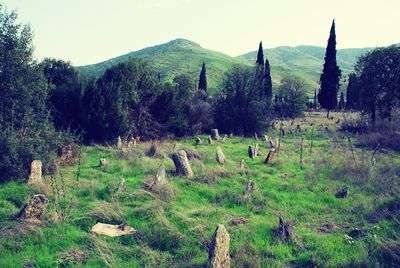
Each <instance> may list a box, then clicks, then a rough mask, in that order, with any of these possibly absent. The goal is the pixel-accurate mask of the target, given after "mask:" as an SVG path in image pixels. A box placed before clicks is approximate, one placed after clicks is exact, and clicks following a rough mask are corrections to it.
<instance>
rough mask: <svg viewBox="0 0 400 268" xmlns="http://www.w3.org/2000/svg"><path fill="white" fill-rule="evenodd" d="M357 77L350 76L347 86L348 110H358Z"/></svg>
mask: <svg viewBox="0 0 400 268" xmlns="http://www.w3.org/2000/svg"><path fill="white" fill-rule="evenodd" d="M358 96H359V94H358V88H357V76H356V75H355V74H350V75H349V84H348V85H347V94H346V109H356V108H357V103H358Z"/></svg>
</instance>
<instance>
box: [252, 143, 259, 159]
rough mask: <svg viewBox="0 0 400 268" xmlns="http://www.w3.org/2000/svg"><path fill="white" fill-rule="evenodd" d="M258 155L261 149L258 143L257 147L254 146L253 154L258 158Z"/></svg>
mask: <svg viewBox="0 0 400 268" xmlns="http://www.w3.org/2000/svg"><path fill="white" fill-rule="evenodd" d="M258 153H259V149H258V143H257V144H256V146H254V153H253V155H254V157H257V156H258Z"/></svg>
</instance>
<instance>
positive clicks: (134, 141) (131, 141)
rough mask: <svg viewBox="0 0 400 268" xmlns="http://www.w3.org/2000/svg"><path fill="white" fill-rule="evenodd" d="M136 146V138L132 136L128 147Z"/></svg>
mask: <svg viewBox="0 0 400 268" xmlns="http://www.w3.org/2000/svg"><path fill="white" fill-rule="evenodd" d="M132 147H136V139H135V138H133V137H131V138H130V140H129V141H128V148H132Z"/></svg>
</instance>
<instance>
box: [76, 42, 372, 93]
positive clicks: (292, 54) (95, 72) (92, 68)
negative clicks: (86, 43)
mask: <svg viewBox="0 0 400 268" xmlns="http://www.w3.org/2000/svg"><path fill="white" fill-rule="evenodd" d="M372 49H373V48H372V47H369V48H346V49H339V50H338V52H337V60H338V65H339V66H340V68H341V69H342V72H343V75H347V74H349V73H350V72H351V71H352V67H353V64H354V63H355V61H356V59H357V57H359V56H360V55H362V54H364V53H365V52H367V51H369V50H372ZM256 53H257V51H256V50H254V51H251V52H248V53H245V54H242V55H239V56H237V57H232V56H229V55H227V54H224V53H222V52H218V51H213V50H209V49H206V48H203V47H202V46H201V45H200V44H198V43H196V42H193V41H191V40H188V39H184V38H177V39H174V40H171V41H168V42H166V43H163V44H158V45H154V46H150V47H146V48H143V49H140V50H137V51H131V52H128V53H126V54H123V55H120V56H117V57H114V58H111V59H108V60H104V61H101V62H98V63H95V64H88V65H83V66H77V69H78V71H80V72H82V73H85V74H87V75H90V76H95V77H98V76H100V75H101V74H102V73H104V71H105V70H106V69H108V68H110V67H112V66H114V65H116V64H118V63H121V62H125V61H127V60H128V59H129V58H131V57H132V58H141V59H145V60H147V61H149V62H150V63H151V64H152V65H153V67H154V68H155V69H156V70H157V71H158V72H159V73H160V75H161V77H162V78H163V79H172V78H173V77H174V76H175V75H177V74H180V73H187V74H189V75H191V76H192V77H193V79H195V81H197V80H198V75H199V73H200V69H201V64H202V62H203V61H205V62H206V65H207V78H208V81H209V88H210V89H211V91H215V90H216V89H217V87H218V83H219V81H220V80H221V78H222V76H223V73H224V72H225V71H226V70H227V69H228V68H229V67H230V66H232V65H234V64H240V63H241V64H246V65H249V66H252V65H253V64H254V62H255V59H256ZM264 54H265V55H266V57H267V58H268V60H269V61H270V64H271V69H272V70H271V74H272V80H273V83H274V84H275V85H277V84H279V82H280V79H281V77H282V75H284V74H285V73H289V74H295V75H298V76H300V77H302V78H304V79H305V80H306V82H307V83H308V85H309V88H310V90H309V92H313V90H314V88H317V87H318V80H319V75H320V73H321V70H322V66H323V60H324V56H325V48H323V47H319V46H311V45H299V46H294V47H292V46H279V47H276V48H267V49H264Z"/></svg>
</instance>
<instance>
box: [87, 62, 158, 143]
mask: <svg viewBox="0 0 400 268" xmlns="http://www.w3.org/2000/svg"><path fill="white" fill-rule="evenodd" d="M159 89H160V87H159V83H158V79H157V75H156V73H155V72H153V70H152V69H150V67H149V66H148V65H147V64H146V63H145V62H144V61H142V60H138V59H132V60H130V61H128V62H126V63H121V64H118V65H116V66H114V67H112V68H110V69H108V70H107V71H106V72H105V73H104V75H103V76H102V77H100V78H99V79H98V80H97V81H96V82H95V83H93V82H91V83H89V85H88V86H87V88H86V90H85V95H84V97H83V99H84V103H85V105H83V115H84V117H85V119H84V121H85V122H86V125H85V130H86V131H87V132H86V138H87V139H88V140H91V139H92V140H95V141H108V140H113V139H115V138H116V137H118V136H125V135H128V134H136V135H139V136H141V137H142V138H144V139H146V138H148V139H150V138H154V137H157V135H158V134H159V133H158V131H159V126H158V124H157V122H156V121H155V120H154V116H153V114H152V113H151V106H152V104H153V103H154V101H155V100H156V98H157V95H158V93H159Z"/></svg>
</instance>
